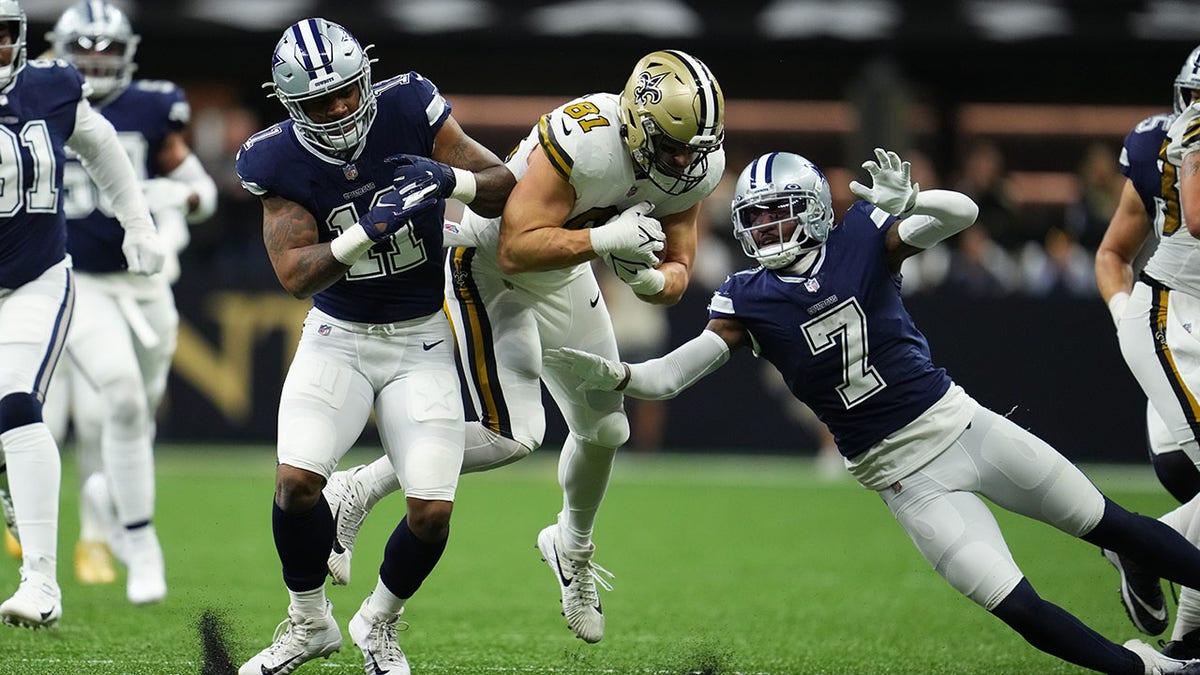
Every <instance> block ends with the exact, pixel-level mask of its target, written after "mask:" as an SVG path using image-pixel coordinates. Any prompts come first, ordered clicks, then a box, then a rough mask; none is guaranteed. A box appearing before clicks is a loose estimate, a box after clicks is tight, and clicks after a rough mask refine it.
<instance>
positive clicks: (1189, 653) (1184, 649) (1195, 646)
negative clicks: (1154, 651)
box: [1162, 628, 1200, 660]
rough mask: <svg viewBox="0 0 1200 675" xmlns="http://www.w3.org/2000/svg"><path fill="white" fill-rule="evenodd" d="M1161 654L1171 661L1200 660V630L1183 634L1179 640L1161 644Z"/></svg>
mask: <svg viewBox="0 0 1200 675" xmlns="http://www.w3.org/2000/svg"><path fill="white" fill-rule="evenodd" d="M1162 653H1163V656H1169V657H1171V658H1173V659H1184V660H1187V659H1200V628H1198V629H1196V630H1194V631H1192V632H1190V633H1184V635H1183V638H1181V639H1179V640H1171V641H1170V642H1167V643H1163V644H1162Z"/></svg>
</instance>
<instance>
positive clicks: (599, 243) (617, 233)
mask: <svg viewBox="0 0 1200 675" xmlns="http://www.w3.org/2000/svg"><path fill="white" fill-rule="evenodd" d="M653 209H654V205H653V204H651V203H650V202H638V203H637V204H634V205H633V206H631V207H629V208H627V209H625V210H624V211H622V212H621V213H619V214H618V215H616V216H613V217H612V218H610V219H609V220H608V222H607V223H605V224H603V225H601V226H600V227H593V228H592V229H591V230H590V231H589V235H590V236H591V239H592V250H593V251H595V252H596V255H597V256H598V257H604V256H606V255H612V254H616V255H618V256H620V257H622V258H629V259H633V260H641V261H643V262H646V263H647V264H651V265H654V264H657V263H658V259H657V258H655V257H654V253H655V252H656V251H661V250H662V249H663V246H664V245H665V244H664V243H663V242H665V241H666V238H667V237H666V235H664V234H663V229H662V224H661V223H659V222H658V220H656V219H654V218H651V217H649V216H647V215H646V214H647V213H650V211H652V210H653ZM651 260H653V262H650V261H651Z"/></svg>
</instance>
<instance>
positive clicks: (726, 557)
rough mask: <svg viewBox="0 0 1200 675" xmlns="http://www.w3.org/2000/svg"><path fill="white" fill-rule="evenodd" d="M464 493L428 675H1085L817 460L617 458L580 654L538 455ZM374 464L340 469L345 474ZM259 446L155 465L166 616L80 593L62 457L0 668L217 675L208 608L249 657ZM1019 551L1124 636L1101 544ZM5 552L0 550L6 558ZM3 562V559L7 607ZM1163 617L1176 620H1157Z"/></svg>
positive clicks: (1146, 502)
mask: <svg viewBox="0 0 1200 675" xmlns="http://www.w3.org/2000/svg"><path fill="white" fill-rule="evenodd" d="M538 454H539V455H541V456H540V457H539V456H538V455H534V456H533V457H531V458H529V459H527V460H525V461H523V462H520V463H518V464H516V465H514V466H511V467H506V468H504V469H500V470H497V471H493V472H490V473H487V474H477V475H471V476H466V477H465V478H464V479H463V481H462V482H461V484H460V486H459V500H458V503H457V506H456V511H455V517H454V525H453V528H452V536H451V540H450V545H449V548H448V549H447V552H446V555H445V557H444V558H443V559H442V562H441V564H440V565H439V566H438V568H437V569H436V570H435V571H434V573H433V575H432V576H431V577H430V579H429V580H428V581H427V582H426V583H425V585H424V586H423V587H422V589H421V591H420V592H419V593H418V594H417V596H416V597H415V598H414V599H413V600H412V601H411V602H410V604H409V606H408V609H407V613H406V615H405V619H406V620H407V621H408V622H409V623H410V628H409V630H408V631H407V632H405V633H401V634H400V643H401V645H402V646H403V647H404V650H405V652H406V653H407V654H408V657H409V660H410V662H411V664H412V668H413V672H414V673H415V674H417V675H422V674H426V673H428V674H433V675H441V674H451V673H454V674H460V673H461V674H475V673H479V674H483V675H486V674H491V673H495V674H504V673H514V674H525V673H531V674H537V673H553V674H567V673H619V674H621V673H663V674H679V675H682V674H685V673H693V672H696V673H705V674H714V675H715V674H718V673H722V674H730V673H745V674H750V673H773V674H783V673H830V674H832V673H854V674H864V675H885V674H889V673H896V674H899V673H913V674H916V673H921V674H923V675H924V674H936V673H946V674H950V673H953V674H955V675H962V674H967V673H1019V674H1029V673H1079V672H1085V671H1083V670H1082V669H1079V668H1074V667H1072V666H1068V665H1066V664H1063V663H1061V662H1059V661H1057V660H1056V659H1053V658H1051V657H1049V656H1045V655H1043V654H1041V653H1040V652H1038V651H1036V650H1034V649H1033V648H1032V647H1029V646H1028V645H1026V644H1025V643H1024V642H1023V641H1022V640H1021V639H1020V638H1018V637H1017V636H1016V635H1015V634H1014V633H1012V632H1010V631H1009V630H1008V629H1007V628H1006V627H1005V626H1004V625H1003V624H1002V623H1000V622H999V621H998V620H997V619H994V618H993V617H991V616H990V615H989V614H987V613H986V612H984V611H982V610H981V609H979V608H978V607H976V606H975V605H974V604H972V603H971V602H970V601H968V600H966V599H965V598H963V597H961V596H959V595H958V594H957V593H956V592H954V591H953V590H952V589H951V588H950V587H949V586H948V585H946V584H945V582H943V581H942V580H941V578H939V577H938V576H937V575H936V574H935V573H934V572H933V571H932V570H930V569H929V568H928V566H927V565H926V563H925V562H924V561H923V560H922V559H921V558H920V557H919V555H918V554H917V552H916V549H914V548H913V547H912V545H911V544H910V543H909V541H908V539H907V537H906V535H904V533H903V532H902V531H901V530H900V528H899V527H898V526H897V525H896V524H895V522H894V521H893V520H892V518H891V516H890V515H889V514H888V512H887V509H886V508H885V507H884V506H883V504H882V503H881V502H880V501H879V499H878V497H876V496H875V495H873V494H872V493H870V492H867V491H865V490H863V489H861V488H859V487H857V486H856V485H855V484H854V483H852V482H850V481H849V480H846V481H841V482H837V481H835V482H829V481H823V480H821V479H819V478H818V477H817V475H816V473H815V472H814V470H813V466H812V464H811V463H809V462H807V461H802V460H796V461H790V460H786V459H779V458H769V459H768V458H731V457H687V456H680V455H661V456H645V455H635V454H628V453H627V454H623V455H622V456H621V457H620V458H619V460H618V464H617V468H616V472H615V474H614V479H613V483H612V485H611V487H610V489H609V493H608V498H607V500H606V502H605V506H604V509H603V510H602V511H601V517H600V521H599V524H598V527H597V533H596V537H595V540H596V545H597V553H596V560H597V562H599V563H600V564H601V565H604V566H605V567H607V568H608V569H609V570H611V571H612V572H614V573H615V574H616V579H614V580H613V582H614V586H615V590H614V591H613V592H611V593H604V592H603V591H602V598H603V601H604V610H605V616H606V617H607V619H608V629H607V633H606V635H605V638H604V641H603V642H601V643H599V644H596V645H585V644H584V643H583V642H581V641H579V640H577V639H575V637H574V636H573V635H572V634H571V632H570V631H569V629H568V628H567V627H566V623H565V622H564V620H563V618H562V617H561V616H560V615H559V607H558V590H557V588H556V584H555V582H554V580H553V579H552V578H551V573H550V571H549V568H548V567H546V565H545V564H544V563H542V562H541V560H540V558H539V556H538V553H537V550H536V548H535V546H534V540H535V538H536V536H537V532H538V531H539V530H540V529H541V528H542V527H543V526H545V525H547V524H549V523H550V522H551V520H552V518H553V517H554V514H555V513H556V512H557V510H558V507H559V504H560V497H559V490H558V486H557V483H556V480H555V465H554V461H553V460H554V458H555V457H556V454H555V452H554V451H553V450H552V449H549V450H543V451H541V452H540V453H538ZM369 459H371V456H370V455H369V454H368V453H367V452H365V451H363V452H360V451H357V450H356V451H355V452H354V453H352V454H351V455H350V456H349V457H348V458H347V460H348V461H364V460H369ZM1085 470H1086V471H1087V472H1088V474H1089V475H1090V476H1092V477H1093V479H1094V480H1095V481H1096V482H1097V484H1098V485H1100V486H1101V488H1103V489H1104V490H1105V491H1106V492H1108V494H1109V495H1110V496H1112V497H1113V498H1115V499H1116V500H1117V501H1119V502H1121V503H1123V504H1124V505H1126V506H1127V507H1129V508H1131V509H1134V510H1138V511H1142V512H1144V513H1151V514H1154V515H1158V514H1159V513H1161V512H1162V511H1165V510H1166V509H1168V508H1170V507H1171V506H1172V501H1171V500H1170V498H1169V497H1168V496H1167V495H1166V493H1165V491H1163V490H1162V489H1161V488H1160V487H1158V485H1157V483H1156V482H1154V480H1153V477H1152V474H1151V473H1150V471H1149V469H1148V468H1145V467H1141V466H1138V467H1132V468H1131V467H1124V468H1120V469H1105V468H1103V467H1088V468H1086V469H1085ZM273 474H274V452H273V450H272V449H270V448H224V449H219V448H208V447H194V448H188V447H183V448H165V449H161V450H160V452H159V458H158V505H159V506H158V516H157V518H156V522H157V525H158V529H159V534H160V538H161V540H162V544H163V548H164V550H165V552H166V558H167V580H168V584H169V589H170V590H169V594H168V597H167V600H166V602H165V603H163V604H162V605H158V606H152V607H144V608H139V607H133V606H131V605H130V604H128V602H126V600H125V595H124V586H123V580H122V581H119V582H118V584H116V585H112V586H100V587H96V586H81V585H79V584H78V583H76V582H75V580H74V576H73V572H72V566H71V554H72V552H73V550H74V539H75V536H76V534H77V532H78V515H77V511H76V503H77V498H76V490H75V486H76V477H75V473H74V461H73V459H72V458H71V457H70V456H69V455H68V457H67V459H66V460H65V461H64V484H65V485H66V486H67V487H68V489H66V490H64V493H63V511H62V513H63V516H62V527H61V530H60V538H59V542H60V558H61V560H60V566H59V570H60V572H59V577H60V582H61V583H62V587H63V598H64V616H63V620H62V622H61V623H60V624H59V626H58V627H57V628H55V629H51V630H47V631H39V632H32V631H27V630H24V629H19V628H11V627H0V674H5V675H7V674H9V673H37V674H39V675H40V674H49V673H54V674H59V673H68V674H74V673H80V674H86V675H102V674H109V673H120V674H125V673H151V674H154V675H166V674H174V673H188V674H192V673H204V674H206V675H207V674H217V673H230V672H233V671H232V670H229V669H228V668H227V667H226V666H225V665H224V663H223V659H222V658H221V654H220V651H219V650H212V649H210V651H209V652H208V655H207V656H206V652H205V650H204V649H203V648H202V641H201V637H200V631H199V629H198V625H199V624H200V623H201V617H202V616H204V615H205V614H206V613H212V614H213V615H215V616H216V617H217V621H216V622H215V623H216V625H217V626H218V627H220V628H222V629H223V631H219V632H223V638H224V641H225V642H226V644H227V645H228V649H229V651H230V657H231V658H232V661H233V663H234V668H235V669H236V666H237V665H240V663H241V661H242V660H244V659H245V658H248V657H249V656H251V655H252V654H253V653H255V652H256V651H258V650H259V649H261V648H262V647H265V646H266V645H267V644H268V643H269V642H270V640H271V634H272V631H273V630H274V629H275V626H276V624H277V623H278V622H279V621H280V620H282V619H283V618H284V616H285V612H286V606H287V595H286V592H285V590H284V587H283V583H282V581H281V580H280V576H279V562H278V559H277V558H276V555H275V549H274V545H273V543H272V540H271V528H270V499H271V491H272V480H273V478H272V477H273ZM402 504H403V502H402V500H401V499H398V498H393V499H391V500H385V501H384V502H383V503H382V504H381V505H380V506H379V507H377V509H376V510H375V512H374V513H373V515H372V517H371V518H369V519H368V521H367V525H366V527H365V528H364V530H363V534H362V537H361V538H360V539H359V543H358V546H357V547H356V549H355V566H354V580H353V583H352V584H351V585H350V586H348V587H330V590H329V597H330V598H331V599H332V600H333V603H334V613H335V615H336V616H337V618H338V621H339V624H340V625H341V626H342V629H343V635H344V636H345V643H344V644H343V648H342V651H341V652H340V653H338V654H335V655H334V656H333V657H332V658H331V659H329V660H319V661H316V662H313V663H310V664H308V665H305V666H303V667H301V668H300V669H299V671H297V672H298V673H299V675H306V674H308V675H319V674H323V673H325V674H336V673H347V674H348V673H361V672H362V658H361V655H360V654H359V652H358V650H357V649H356V648H355V647H354V645H353V644H352V643H351V642H350V639H349V636H348V635H347V634H346V632H345V624H346V622H347V621H348V620H349V618H350V616H351V615H352V614H353V613H354V611H355V610H356V609H357V608H358V605H359V603H360V602H361V600H362V598H363V597H364V596H365V595H366V594H367V592H368V591H369V590H370V589H371V588H372V587H373V585H374V583H375V572H376V570H377V567H378V562H379V557H380V555H381V553H382V548H383V542H384V541H385V539H386V537H387V535H388V533H389V532H390V529H391V527H392V526H393V525H394V523H395V521H396V520H398V519H399V517H400V516H401V510H402ZM999 518H1000V521H1001V525H1002V527H1003V528H1004V530H1005V532H1006V534H1007V536H1008V539H1009V542H1010V544H1011V545H1012V548H1013V553H1014V556H1015V557H1016V559H1017V561H1018V563H1020V564H1021V565H1022V568H1023V569H1024V571H1025V572H1026V574H1027V576H1028V577H1029V578H1030V580H1031V581H1032V582H1033V584H1034V586H1035V587H1036V588H1037V589H1038V590H1039V592H1040V593H1041V594H1042V596H1043V597H1046V598H1047V599H1049V600H1052V601H1054V602H1056V603H1058V604H1060V605H1062V606H1063V607H1065V608H1067V609H1068V610H1070V611H1072V612H1074V613H1075V614H1076V615H1077V616H1079V617H1081V618H1082V619H1083V620H1084V621H1085V622H1087V623H1088V624H1089V625H1091V626H1092V627H1093V628H1095V629H1097V630H1098V631H1100V632H1101V633H1103V634H1105V635H1106V636H1108V637H1110V638H1113V639H1116V640H1118V641H1121V642H1123V641H1125V640H1127V639H1129V638H1133V637H1137V636H1138V635H1137V634H1136V632H1135V631H1134V629H1133V628H1132V626H1131V625H1130V624H1129V622H1128V621H1127V619H1126V618H1125V615H1124V613H1123V611H1122V610H1121V607H1120V605H1119V603H1118V600H1117V591H1116V583H1117V577H1116V572H1115V571H1114V570H1113V569H1112V568H1111V567H1110V566H1109V565H1108V564H1107V563H1106V562H1105V561H1104V560H1103V559H1102V558H1101V557H1100V555H1099V552H1098V551H1097V549H1095V548H1093V547H1091V546H1089V545H1087V544H1085V543H1083V542H1080V541H1077V540H1074V539H1071V538H1069V537H1067V536H1065V535H1062V534H1060V533H1058V532H1057V531H1054V530H1052V529H1050V528H1049V527H1047V526H1045V525H1042V524H1040V523H1034V522H1031V521H1027V520H1024V519H1021V518H1019V517H1015V516H1011V515H1009V514H1007V513H1003V512H1002V513H1000V514H999ZM0 556H3V554H2V553H0ZM17 567H18V562H17V561H16V560H14V559H11V558H8V557H2V558H0V594H2V595H3V596H7V595H8V594H9V593H11V591H12V590H13V589H14V588H15V587H16V582H17ZM1172 604H1173V603H1172Z"/></svg>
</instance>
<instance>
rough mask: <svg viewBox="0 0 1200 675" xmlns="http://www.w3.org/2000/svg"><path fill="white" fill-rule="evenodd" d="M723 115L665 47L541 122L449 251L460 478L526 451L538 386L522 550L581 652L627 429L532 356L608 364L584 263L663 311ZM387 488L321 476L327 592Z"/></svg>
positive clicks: (709, 187) (719, 100)
mask: <svg viewBox="0 0 1200 675" xmlns="http://www.w3.org/2000/svg"><path fill="white" fill-rule="evenodd" d="M724 110H725V102H724V98H723V95H722V93H721V87H720V85H719V84H718V83H717V80H716V78H714V77H713V75H712V73H711V72H710V71H709V70H708V67H707V66H705V65H704V64H703V63H702V62H701V61H700V60H698V59H696V58H695V57H693V56H690V55H688V54H685V53H683V52H680V51H673V50H672V51H658V52H653V53H651V54H648V55H646V56H644V57H642V59H641V60H639V61H638V62H637V64H636V65H635V66H634V69H633V73H632V74H631V75H630V77H629V80H628V82H627V83H626V85H625V89H624V91H622V92H621V93H620V94H592V95H588V96H585V97H582V98H578V99H575V100H573V101H570V102H568V103H566V104H565V105H562V106H560V107H558V108H556V109H554V110H552V111H550V112H549V113H547V114H545V115H543V116H542V118H541V119H540V120H539V121H538V123H537V125H536V126H535V127H534V128H533V130H532V131H531V132H530V133H529V135H528V136H526V138H525V139H524V140H523V141H522V142H521V144H520V146H519V147H518V148H517V149H516V151H515V152H514V153H513V155H512V156H511V157H510V158H509V159H508V166H509V168H510V169H512V171H513V173H514V174H515V175H516V176H517V177H518V183H517V187H516V188H514V190H513V193H512V196H511V197H510V198H509V200H508V204H507V205H506V206H505V208H504V214H503V216H502V217H500V218H485V217H484V216H486V215H487V214H483V213H478V212H477V211H475V212H473V211H471V210H468V211H467V212H466V214H465V215H464V218H463V222H462V224H461V231H460V232H457V233H455V240H456V241H455V243H456V244H457V245H458V247H457V248H453V249H452V250H451V252H450V260H449V266H450V272H449V278H448V286H447V291H446V295H447V300H448V307H449V311H450V314H451V317H452V320H453V322H454V325H455V335H456V337H457V338H458V341H459V343H458V347H459V352H460V354H461V355H462V361H463V366H464V369H465V371H466V372H465V375H466V381H467V383H468V388H469V390H470V393H471V397H472V400H473V403H474V404H475V406H476V410H478V411H479V419H480V421H479V422H478V423H472V424H469V425H468V426H467V443H466V451H465V454H464V458H463V471H464V472H471V471H484V470H487V469H492V468H496V467H499V466H503V465H505V464H509V463H511V462H515V461H517V460H519V459H521V458H522V457H525V456H526V455H528V454H529V453H531V452H533V451H534V450H536V449H537V448H538V447H539V446H540V445H541V443H542V438H543V435H544V434H545V431H546V420H545V411H544V409H543V408H542V393H541V383H540V382H539V378H541V381H542V382H545V384H546V387H547V389H548V390H549V391H550V394H551V396H553V397H554V400H555V402H556V403H557V404H558V407H559V410H561V411H562V414H563V417H564V418H565V419H566V422H567V426H568V428H569V433H568V436H567V439H566V442H565V443H564V445H563V450H562V454H561V455H560V457H559V465H558V477H559V484H560V485H561V486H562V489H563V502H562V510H561V511H560V512H559V514H558V518H557V520H556V522H555V523H554V524H551V525H549V526H547V527H545V528H544V529H543V530H542V531H541V532H540V533H539V534H538V537H537V545H538V548H539V549H540V550H541V553H542V556H543V558H544V559H545V561H546V563H547V564H548V565H549V566H550V569H551V570H552V572H553V574H554V579H555V584H556V585H558V586H559V589H560V594H561V600H562V611H563V615H564V616H565V617H566V620H567V625H568V626H569V627H570V628H571V630H572V631H573V632H574V633H575V635H576V636H577V637H579V638H580V639H582V640H584V641H585V642H598V641H599V640H600V639H601V638H602V637H603V636H604V614H603V611H602V608H601V603H600V599H599V597H598V595H597V591H596V584H597V583H600V584H601V585H602V586H605V587H608V582H607V581H605V580H604V579H603V578H602V577H601V574H606V571H605V570H603V568H601V567H600V566H598V565H596V564H595V563H593V562H592V556H593V553H594V551H595V546H594V544H593V543H592V530H593V526H594V524H595V520H596V514H597V512H598V511H599V510H600V504H601V502H602V501H603V499H604V494H605V492H606V491H607V489H608V479H609V475H610V473H611V471H612V465H613V459H614V457H615V455H616V451H617V448H618V447H620V446H621V445H622V444H623V443H625V441H626V440H627V439H628V438H629V423H628V421H627V420H626V417H625V410H624V405H623V401H622V396H621V395H620V394H619V393H612V392H608V393H597V392H581V391H579V390H578V385H579V382H578V379H577V378H576V377H575V376H573V375H572V374H571V373H569V372H565V371H562V370H561V369H557V368H554V367H545V368H543V364H542V350H543V349H546V348H549V347H555V346H564V345H573V346H576V347H581V348H585V349H590V350H595V351H599V352H601V353H603V354H606V355H607V356H609V357H611V358H617V342H616V339H615V337H614V335H613V328H612V322H611V320H610V318H609V315H608V310H607V308H606V306H605V303H604V299H603V297H602V296H601V293H600V286H599V284H598V283H597V282H596V277H595V276H594V274H593V273H592V270H591V266H590V264H589V261H591V260H592V259H595V258H600V259H602V260H603V261H604V263H605V264H606V265H608V266H609V267H610V268H612V269H613V271H614V273H615V274H616V275H617V276H618V277H619V278H620V279H621V280H622V281H623V282H625V283H626V284H628V285H629V287H630V288H631V289H632V290H633V292H634V293H635V294H637V295H638V297H639V298H640V299H641V300H643V301H645V302H651V303H655V304H673V303H676V302H678V301H679V298H680V297H681V296H682V295H683V292H684V291H685V290H686V289H687V285H688V281H689V278H690V275H691V269H692V264H693V262H694V260H695V255H696V241H697V218H698V217H699V214H700V204H701V201H702V200H703V199H704V198H705V197H707V196H708V195H709V193H711V192H712V191H713V189H714V188H715V187H716V185H717V183H718V182H719V181H720V179H721V174H722V173H723V172H724V169H725V153H724V151H723V150H722V142H723V140H724V135H725V124H724ZM660 249H661V253H659V250H660ZM397 487H398V486H397V485H396V482H395V478H394V476H392V475H391V472H389V471H388V470H387V464H386V462H384V461H383V460H379V461H376V462H375V463H374V464H372V465H369V466H367V467H365V468H355V469H353V470H351V471H349V472H339V473H338V474H335V475H334V476H333V477H331V478H330V482H329V487H327V488H326V493H327V499H328V500H329V502H330V504H331V505H333V506H334V508H335V509H336V510H337V512H338V514H339V519H338V546H337V547H336V548H335V551H334V555H332V556H331V557H330V559H329V569H330V573H331V575H332V576H333V578H334V582H335V583H346V582H347V581H348V580H349V575H350V567H349V562H350V554H351V552H352V547H353V544H354V538H355V537H356V536H357V534H358V529H359V526H361V524H362V519H363V518H364V517H365V516H366V513H367V511H368V510H369V509H370V508H371V507H372V506H373V505H374V504H375V503H376V502H377V501H378V500H379V499H380V498H381V497H382V496H384V495H386V494H388V493H390V492H393V491H395V490H396V489H397ZM339 549H340V550H339ZM610 576H611V575H610Z"/></svg>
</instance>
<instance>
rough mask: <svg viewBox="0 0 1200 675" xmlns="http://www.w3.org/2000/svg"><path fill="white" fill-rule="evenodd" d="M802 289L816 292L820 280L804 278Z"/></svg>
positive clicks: (819, 288)
mask: <svg viewBox="0 0 1200 675" xmlns="http://www.w3.org/2000/svg"><path fill="white" fill-rule="evenodd" d="M804 290H806V291H808V292H809V293H816V292H817V291H819V290H821V282H819V281H817V280H816V279H805V280H804Z"/></svg>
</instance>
